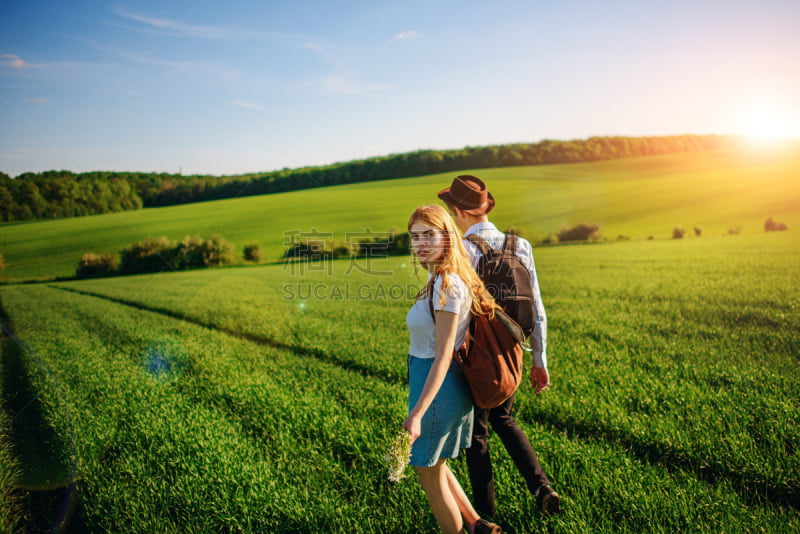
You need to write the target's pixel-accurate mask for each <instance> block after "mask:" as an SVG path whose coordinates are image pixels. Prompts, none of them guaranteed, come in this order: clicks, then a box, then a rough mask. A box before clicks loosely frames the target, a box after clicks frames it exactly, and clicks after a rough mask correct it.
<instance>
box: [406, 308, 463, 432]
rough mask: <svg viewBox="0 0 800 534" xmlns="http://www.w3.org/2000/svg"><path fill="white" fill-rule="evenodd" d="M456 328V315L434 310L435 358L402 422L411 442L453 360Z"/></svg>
mask: <svg viewBox="0 0 800 534" xmlns="http://www.w3.org/2000/svg"><path fill="white" fill-rule="evenodd" d="M457 329H458V315H456V314H455V313H452V312H449V311H444V310H437V311H436V358H435V359H434V361H433V365H432V366H431V370H430V372H429V373H428V378H427V379H426V380H425V385H424V386H423V388H422V393H420V396H419V399H417V404H416V405H415V406H414V408H413V409H412V410H411V413H409V414H408V418H407V419H406V420H405V422H404V423H403V428H404V429H406V430H407V431H408V433H409V434H411V441H412V443H413V442H414V440H415V439H417V438H418V437H419V433H420V421H422V416H423V415H425V412H426V411H427V409H428V406H430V405H431V402H433V399H434V398H435V397H436V394H437V393H438V392H439V388H440V387H442V382H444V377H445V375H446V374H447V370H448V369H449V368H450V363H451V362H452V361H453V348H454V347H455V343H456V330H457Z"/></svg>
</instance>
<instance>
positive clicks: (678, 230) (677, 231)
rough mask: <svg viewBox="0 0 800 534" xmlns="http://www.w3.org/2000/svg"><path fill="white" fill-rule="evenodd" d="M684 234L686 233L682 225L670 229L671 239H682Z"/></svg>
mask: <svg viewBox="0 0 800 534" xmlns="http://www.w3.org/2000/svg"><path fill="white" fill-rule="evenodd" d="M684 235H686V230H684V228H683V226H681V225H678V226H676V227H675V228H673V229H672V239H683V236H684Z"/></svg>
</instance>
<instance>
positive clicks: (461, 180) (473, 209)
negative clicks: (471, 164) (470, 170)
mask: <svg viewBox="0 0 800 534" xmlns="http://www.w3.org/2000/svg"><path fill="white" fill-rule="evenodd" d="M439 198H441V199H442V200H444V201H445V202H446V203H447V204H452V205H453V206H455V207H457V208H458V209H460V210H463V211H465V212H467V213H469V214H470V215H486V214H487V213H489V212H490V211H492V210H493V209H494V197H492V194H491V193H490V192H489V191H487V189H486V184H485V183H483V180H481V179H480V178H478V177H477V176H470V175H469V174H462V175H461V176H456V177H455V178H454V179H453V183H452V184H451V185H450V187H448V188H447V189H442V190H441V191H439Z"/></svg>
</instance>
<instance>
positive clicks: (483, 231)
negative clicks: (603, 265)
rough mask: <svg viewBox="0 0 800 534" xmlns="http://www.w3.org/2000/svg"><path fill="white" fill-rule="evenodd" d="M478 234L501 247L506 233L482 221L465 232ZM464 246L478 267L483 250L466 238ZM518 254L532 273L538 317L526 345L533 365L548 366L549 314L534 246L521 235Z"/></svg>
mask: <svg viewBox="0 0 800 534" xmlns="http://www.w3.org/2000/svg"><path fill="white" fill-rule="evenodd" d="M472 234H477V235H478V236H480V237H482V238H483V239H485V240H486V242H487V243H489V246H491V247H492V248H494V249H497V248H501V247H502V246H503V243H504V242H505V238H506V236H505V234H504V233H503V232H501V231H500V230H498V229H497V227H496V226H495V225H494V224H492V223H490V222H481V223H478V224H473V225H472V226H470V227H469V229H468V230H467V231H466V232H465V233H464V237H465V238H466V237H467V236H468V235H472ZM464 247H465V248H466V249H467V254H469V257H470V261H471V262H472V267H473V268H477V266H478V260H479V259H480V257H481V251H480V250H479V249H478V247H477V246H476V245H474V244H473V243H472V242H471V241H469V240H467V239H464ZM516 254H517V256H518V257H519V259H520V260H521V261H522V264H523V265H524V266H525V268H526V269H528V272H529V273H530V275H531V286H533V307H534V310H535V311H536V319H535V321H534V325H533V332H531V337H530V346H529V347H525V349H526V350H528V351H532V352H533V365H535V366H536V367H545V368H546V367H547V315H546V314H545V312H544V304H543V303H542V294H541V292H540V291H539V280H538V279H537V278H536V266H535V265H534V263H533V248H532V247H531V244H530V243H529V242H528V241H527V240H526V239H523V238H521V237H518V238H517V250H516Z"/></svg>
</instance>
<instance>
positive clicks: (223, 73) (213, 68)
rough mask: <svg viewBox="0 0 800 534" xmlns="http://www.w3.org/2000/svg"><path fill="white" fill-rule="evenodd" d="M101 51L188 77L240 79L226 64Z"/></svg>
mask: <svg viewBox="0 0 800 534" xmlns="http://www.w3.org/2000/svg"><path fill="white" fill-rule="evenodd" d="M97 48H98V49H99V50H105V51H107V52H111V53H112V54H116V55H117V56H119V57H121V58H123V59H126V60H128V61H132V62H134V63H140V64H142V65H153V66H156V67H163V68H166V69H169V70H171V71H173V72H175V73H179V74H184V75H188V76H205V77H213V78H221V79H223V80H226V81H233V80H236V79H238V78H239V71H237V70H236V69H233V68H231V67H229V66H227V65H225V64H222V63H217V62H212V61H174V60H168V59H159V58H154V57H150V56H142V55H139V54H132V53H130V52H126V51H124V50H117V49H115V48H105V47H97Z"/></svg>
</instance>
